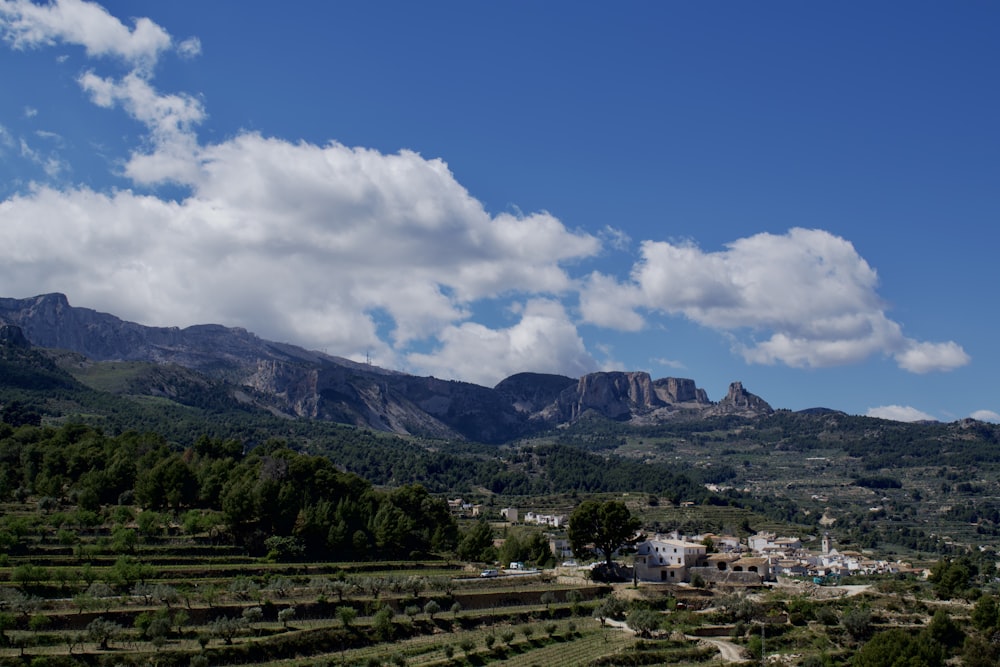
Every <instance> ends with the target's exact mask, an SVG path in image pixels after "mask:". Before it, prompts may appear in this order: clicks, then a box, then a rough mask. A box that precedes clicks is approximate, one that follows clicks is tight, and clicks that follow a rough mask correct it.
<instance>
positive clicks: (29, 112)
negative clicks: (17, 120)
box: [24, 107, 38, 118]
mask: <svg viewBox="0 0 1000 667" xmlns="http://www.w3.org/2000/svg"><path fill="white" fill-rule="evenodd" d="M37 115H38V109H36V108H34V107H24V117H25V118H34V117H35V116H37Z"/></svg>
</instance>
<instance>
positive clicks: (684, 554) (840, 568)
mask: <svg viewBox="0 0 1000 667" xmlns="http://www.w3.org/2000/svg"><path fill="white" fill-rule="evenodd" d="M449 505H451V509H452V511H453V512H455V513H461V514H463V515H465V516H477V515H479V514H480V512H481V506H479V505H470V504H468V503H464V502H462V501H461V500H458V501H449ZM499 514H500V517H501V518H502V519H503V520H504V521H506V522H508V523H527V524H536V525H541V526H547V527H550V528H557V529H558V528H563V527H564V526H565V525H566V523H567V521H568V519H567V517H566V516H565V515H562V514H540V513H536V512H527V513H525V514H524V515H523V516H522V515H521V514H520V513H519V512H518V509H517V508H515V507H505V508H503V509H501V510H500V512H499ZM549 547H550V548H551V550H552V553H553V554H554V555H555V556H556V558H557V559H558V560H567V559H572V558H574V556H575V554H573V551H572V549H571V548H570V544H569V541H568V540H567V539H565V538H564V537H559V536H558V534H557V535H554V536H552V537H550V539H549ZM574 562H575V561H574ZM634 567H635V578H636V579H637V580H639V581H646V582H668V583H689V582H691V581H692V579H694V578H696V577H697V578H700V579H701V580H702V581H704V582H706V583H725V584H736V585H759V584H761V583H763V582H765V581H774V580H776V579H777V578H778V577H799V578H807V579H811V580H813V581H815V582H817V583H820V582H822V583H826V582H831V581H836V580H838V579H839V578H841V577H845V576H849V575H857V574H861V575H872V574H896V573H899V572H911V573H918V574H919V573H920V571H917V570H914V569H913V568H911V567H910V566H909V565H908V564H906V563H901V562H898V561H896V562H893V561H887V560H877V559H873V558H870V557H868V556H866V555H864V554H861V553H859V552H856V551H838V550H837V549H835V548H834V547H833V545H832V542H831V540H830V537H829V536H828V535H824V536H823V537H822V540H821V542H820V549H819V551H818V552H817V551H816V550H815V549H812V550H810V549H807V548H805V547H804V546H803V543H802V540H801V539H799V538H797V537H781V536H778V535H776V534H775V533H771V532H759V533H757V534H755V535H751V536H750V537H748V538H747V539H746V540H745V541H742V540H740V539H739V538H738V537H734V536H732V535H715V534H711V533H708V534H702V535H681V534H680V533H678V532H677V531H674V532H673V533H669V534H657V535H654V536H652V537H650V538H648V539H646V540H645V541H643V542H640V543H639V544H637V545H636V550H635V558H634Z"/></svg>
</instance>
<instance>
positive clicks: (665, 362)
mask: <svg viewBox="0 0 1000 667" xmlns="http://www.w3.org/2000/svg"><path fill="white" fill-rule="evenodd" d="M652 361H653V363H654V364H657V365H658V366H664V367H666V368H673V369H676V370H683V369H685V368H687V366H685V365H684V362H683V361H678V360H676V359H667V358H666V357H657V358H655V359H653V360H652Z"/></svg>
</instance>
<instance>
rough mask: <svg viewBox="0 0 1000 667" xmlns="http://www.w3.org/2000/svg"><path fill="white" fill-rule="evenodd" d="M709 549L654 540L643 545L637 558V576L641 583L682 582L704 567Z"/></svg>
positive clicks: (638, 550)
mask: <svg viewBox="0 0 1000 667" xmlns="http://www.w3.org/2000/svg"><path fill="white" fill-rule="evenodd" d="M707 550H708V549H707V547H706V546H705V545H704V544H696V543H694V542H686V541H684V540H667V539H663V540H661V539H652V540H646V541H645V542H640V543H639V544H638V546H637V550H636V555H635V574H636V578H637V579H639V580H640V581H667V582H671V583H680V582H682V581H687V580H688V569H689V568H692V567H696V566H698V565H700V564H702V563H703V562H704V560H705V554H706V552H707Z"/></svg>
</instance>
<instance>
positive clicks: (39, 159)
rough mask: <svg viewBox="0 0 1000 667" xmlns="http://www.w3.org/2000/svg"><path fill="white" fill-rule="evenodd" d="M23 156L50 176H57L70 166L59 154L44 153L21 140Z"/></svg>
mask: <svg viewBox="0 0 1000 667" xmlns="http://www.w3.org/2000/svg"><path fill="white" fill-rule="evenodd" d="M21 157H23V158H25V159H27V160H28V161H29V162H33V163H35V164H36V165H38V166H39V167H41V168H42V170H43V171H44V172H45V175H46V176H48V177H49V178H57V177H58V176H59V174H61V173H62V172H63V171H66V170H67V169H68V168H69V166H68V165H67V164H66V163H65V162H64V161H63V160H61V159H60V158H59V157H58V156H56V155H54V154H51V155H43V154H42V153H41V152H40V151H38V150H36V149H34V148H32V147H31V146H30V145H28V142H26V141H24V140H23V139H22V140H21Z"/></svg>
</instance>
